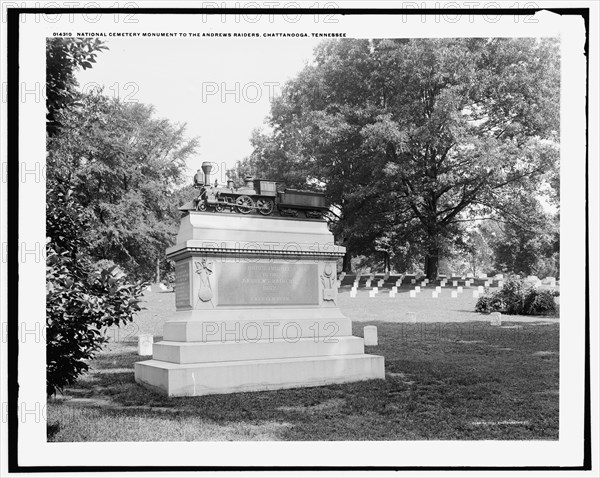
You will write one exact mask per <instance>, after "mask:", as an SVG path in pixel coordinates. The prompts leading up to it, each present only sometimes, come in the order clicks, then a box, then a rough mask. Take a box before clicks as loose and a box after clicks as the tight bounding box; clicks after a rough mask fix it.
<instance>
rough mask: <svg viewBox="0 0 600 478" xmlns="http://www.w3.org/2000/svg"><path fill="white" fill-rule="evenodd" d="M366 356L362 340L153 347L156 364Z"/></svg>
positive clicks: (168, 344) (306, 340) (261, 341)
mask: <svg viewBox="0 0 600 478" xmlns="http://www.w3.org/2000/svg"><path fill="white" fill-rule="evenodd" d="M364 352H365V347H364V340H363V339H362V338H361V337H352V336H346V337H328V338H321V339H320V340H315V339H313V338H310V339H297V340H295V341H293V342H292V341H288V340H284V339H274V340H260V341H257V342H254V341H252V342H251V341H240V342H170V341H166V340H163V341H162V342H157V343H155V344H154V353H153V355H152V358H153V359H154V360H157V361H159V362H172V363H189V364H194V363H196V364H197V363H208V362H233V361H238V360H265V359H276V358H281V359H283V358H298V357H320V356H323V355H357V354H363V353H364Z"/></svg>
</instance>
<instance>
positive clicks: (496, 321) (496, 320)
mask: <svg viewBox="0 0 600 478" xmlns="http://www.w3.org/2000/svg"><path fill="white" fill-rule="evenodd" d="M490 319H491V320H490V325H493V326H495V327H500V326H501V325H502V314H501V313H500V312H492V313H491V314H490Z"/></svg>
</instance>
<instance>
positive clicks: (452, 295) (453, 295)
mask: <svg viewBox="0 0 600 478" xmlns="http://www.w3.org/2000/svg"><path fill="white" fill-rule="evenodd" d="M450 297H452V298H453V299H456V298H457V297H458V292H456V291H455V290H453V291H452V292H451V293H450Z"/></svg>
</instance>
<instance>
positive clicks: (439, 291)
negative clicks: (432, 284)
mask: <svg viewBox="0 0 600 478" xmlns="http://www.w3.org/2000/svg"><path fill="white" fill-rule="evenodd" d="M435 291H436V292H437V293H438V294H441V293H442V288H441V287H440V286H437V287H436V288H435Z"/></svg>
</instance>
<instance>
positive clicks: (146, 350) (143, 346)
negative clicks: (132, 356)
mask: <svg viewBox="0 0 600 478" xmlns="http://www.w3.org/2000/svg"><path fill="white" fill-rule="evenodd" d="M153 343H154V337H153V336H152V334H140V335H139V336H138V355H152V345H153Z"/></svg>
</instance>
